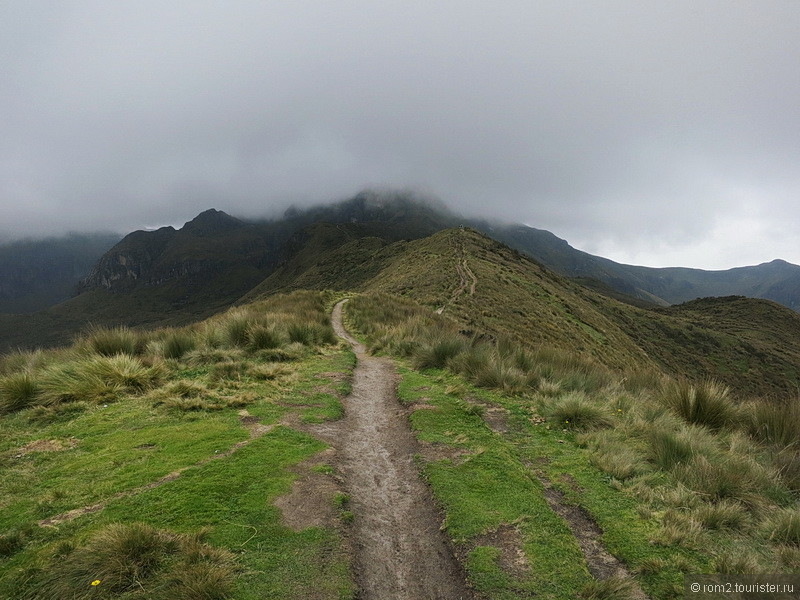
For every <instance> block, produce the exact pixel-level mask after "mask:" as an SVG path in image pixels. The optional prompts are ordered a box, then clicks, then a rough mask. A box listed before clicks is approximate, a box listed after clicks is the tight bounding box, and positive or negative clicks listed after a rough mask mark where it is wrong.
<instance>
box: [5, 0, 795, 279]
mask: <svg viewBox="0 0 800 600" xmlns="http://www.w3.org/2000/svg"><path fill="white" fill-rule="evenodd" d="M798 31H800V2H798V1H797V0H787V1H772V0H753V1H752V2H743V1H736V0H721V1H711V0H704V1H701V0H689V1H673V0H670V1H669V2H666V1H664V0H652V1H650V0H630V1H625V2H622V1H613V0H607V1H591V2H590V1H588V0H587V1H584V0H581V1H569V0H553V1H547V2H545V1H541V0H524V1H520V2H512V1H503V0H499V1H498V0H493V1H492V2H489V1H488V0H483V1H481V2H471V1H468V0H458V1H448V0H437V1H436V2H431V1H430V0H426V1H417V0H402V1H399V0H398V1H393V0H382V1H380V2H374V1H372V2H368V1H366V0H364V1H350V0H336V1H323V0H317V1H310V0H294V1H292V2H286V1H280V2H279V1H265V0H259V1H235V0H225V1H222V0H220V1H217V2H211V1H206V0H170V1H169V2H164V1H163V0H158V1H157V2H154V1H149V0H134V1H132V2H116V1H114V2H109V1H108V0H98V1H88V0H80V1H68V0H58V1H42V0H6V1H4V2H2V3H0V210H2V220H1V221H0V236H5V237H7V236H9V235H22V234H41V233H53V232H62V231H66V230H86V229H96V228H106V229H108V228H111V229H115V230H120V231H130V230H133V229H141V228H143V227H146V226H154V225H161V224H166V223H170V224H180V223H182V222H184V221H186V220H188V219H190V218H192V217H193V216H194V215H195V214H196V213H198V212H200V211H201V210H204V209H206V208H209V207H212V206H213V207H215V208H219V209H221V210H225V211H227V212H230V213H232V214H237V215H243V216H247V215H253V216H255V215H263V214H265V213H271V212H274V211H276V210H283V209H284V208H286V207H287V206H288V205H289V204H296V205H303V204H308V203H318V202H321V201H327V200H336V199H343V198H346V197H349V196H351V195H353V194H355V193H356V192H358V191H359V190H360V189H362V188H365V187H373V186H381V187H386V186H390V187H391V186H396V187H401V188H407V187H410V188H414V189H417V190H419V191H422V192H424V193H429V194H431V195H434V196H436V197H438V198H440V199H441V200H443V201H444V202H446V203H447V204H449V205H450V206H451V207H453V208H455V209H458V210H461V211H464V212H468V213H478V214H483V215H485V216H496V217H502V218H505V219H509V220H513V221H522V222H525V223H528V224H529V225H532V226H534V227H539V228H543V229H549V230H550V231H552V232H553V233H555V234H556V235H558V236H560V237H563V238H565V239H567V240H568V241H569V242H570V243H571V244H572V245H573V246H576V247H578V248H581V249H584V250H587V251H590V252H593V253H596V254H601V255H603V256H607V257H609V258H612V259H614V260H618V261H621V262H630V263H636V264H646V265H651V266H673V265H681V266H695V267H701V268H727V267H732V266H738V265H744V264H756V263H759V262H765V261H768V260H771V259H773V258H778V257H780V258H784V259H786V260H789V261H791V262H795V263H800V242H799V241H798V239H800V236H798V232H799V231H800V203H799V202H798V200H800V35H798Z"/></svg>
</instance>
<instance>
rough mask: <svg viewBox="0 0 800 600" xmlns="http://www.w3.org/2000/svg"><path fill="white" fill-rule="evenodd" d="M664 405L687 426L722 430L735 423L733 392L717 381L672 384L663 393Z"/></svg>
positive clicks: (666, 385) (674, 382)
mask: <svg viewBox="0 0 800 600" xmlns="http://www.w3.org/2000/svg"><path fill="white" fill-rule="evenodd" d="M661 396H662V401H663V402H664V403H665V404H666V405H667V406H668V407H669V408H670V409H672V410H673V411H674V412H675V414H677V415H678V416H680V417H681V418H682V419H683V420H684V421H686V422H687V423H692V424H696V425H703V426H705V427H709V428H711V429H720V428H722V427H725V426H726V425H729V424H731V423H733V422H734V421H735V420H736V410H735V408H734V406H733V403H732V401H731V399H730V390H729V388H728V387H727V386H725V385H723V384H722V383H719V382H718V381H713V380H710V381H705V382H703V383H700V384H697V385H695V384H693V383H690V382H688V381H684V380H682V381H672V382H669V383H667V384H665V385H664V386H663V388H662V390H661Z"/></svg>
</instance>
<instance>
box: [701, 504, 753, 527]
mask: <svg viewBox="0 0 800 600" xmlns="http://www.w3.org/2000/svg"><path fill="white" fill-rule="evenodd" d="M691 515H692V518H693V519H695V520H696V521H698V522H699V523H700V524H701V525H702V526H703V527H705V528H706V529H732V530H739V531H741V530H743V529H745V528H747V527H749V526H750V524H751V522H752V518H751V515H750V512H749V511H748V509H747V508H746V507H745V506H743V505H742V504H740V503H738V502H735V501H730V500H721V501H720V502H716V503H714V504H702V505H700V506H698V507H697V508H695V509H693V510H692V511H691Z"/></svg>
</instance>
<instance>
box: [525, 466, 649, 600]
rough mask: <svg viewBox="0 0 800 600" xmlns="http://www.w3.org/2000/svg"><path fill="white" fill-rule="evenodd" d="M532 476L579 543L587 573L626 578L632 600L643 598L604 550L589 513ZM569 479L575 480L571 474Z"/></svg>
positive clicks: (621, 566) (621, 565) (622, 566)
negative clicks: (630, 585) (587, 569)
mask: <svg viewBox="0 0 800 600" xmlns="http://www.w3.org/2000/svg"><path fill="white" fill-rule="evenodd" d="M535 475H536V477H537V478H538V479H539V481H540V482H541V483H542V485H543V486H544V497H545V500H547V504H548V505H549V506H550V508H551V509H552V510H553V512H555V513H556V514H557V515H558V516H560V517H561V518H562V519H564V521H565V522H566V523H567V525H568V526H569V528H570V530H571V531H572V535H574V536H575V539H576V540H577V542H578V546H580V549H581V552H583V556H584V558H585V559H586V564H587V567H588V568H589V572H590V573H591V574H592V575H593V576H594V577H595V578H596V579H609V578H610V577H618V578H621V579H627V580H630V581H631V582H632V583H633V585H634V587H633V590H632V595H631V597H632V598H635V599H636V600H647V595H646V594H645V593H644V591H642V589H641V588H640V587H639V584H638V583H637V582H636V581H635V580H634V579H633V576H632V575H631V572H630V571H629V570H628V568H627V567H626V566H625V564H624V563H623V562H622V561H620V560H619V559H618V558H617V557H616V556H614V555H613V554H611V553H610V552H609V551H608V550H606V548H605V546H604V545H603V543H602V541H601V540H600V537H601V536H602V535H603V531H602V530H601V529H600V527H599V526H598V525H597V523H595V521H594V519H593V518H592V517H591V515H589V513H587V512H586V511H585V510H584V509H583V508H582V507H580V506H575V505H572V504H569V503H568V502H567V501H566V499H565V498H564V494H563V493H562V492H561V491H560V490H558V489H556V488H554V487H553V484H552V482H551V481H550V480H549V479H547V477H545V476H544V475H543V474H541V473H536V474H535ZM570 480H571V481H572V482H573V483H575V482H574V479H572V478H571V477H570ZM575 485H577V483H575Z"/></svg>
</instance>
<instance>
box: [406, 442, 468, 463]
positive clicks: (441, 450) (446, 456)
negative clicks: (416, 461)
mask: <svg viewBox="0 0 800 600" xmlns="http://www.w3.org/2000/svg"><path fill="white" fill-rule="evenodd" d="M418 444H419V452H418V454H419V455H420V456H421V457H422V458H423V460H424V461H425V462H436V461H437V460H449V461H451V462H453V463H454V464H461V463H462V462H464V459H465V457H467V456H469V455H470V453H469V452H468V451H467V450H465V449H464V448H456V447H455V446H451V445H450V444H441V443H438V442H424V441H420V442H418Z"/></svg>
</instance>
